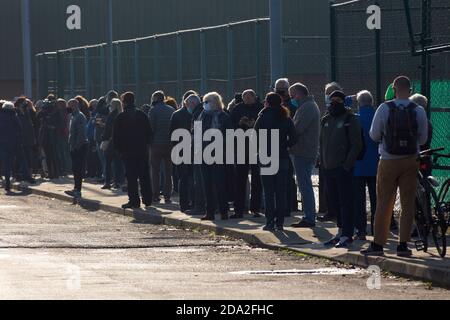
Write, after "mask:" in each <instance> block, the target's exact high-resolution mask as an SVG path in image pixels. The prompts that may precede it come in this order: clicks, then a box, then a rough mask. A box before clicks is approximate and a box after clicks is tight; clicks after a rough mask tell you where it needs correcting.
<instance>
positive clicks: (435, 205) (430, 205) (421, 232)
mask: <svg viewBox="0 0 450 320" xmlns="http://www.w3.org/2000/svg"><path fill="white" fill-rule="evenodd" d="M443 150H445V148H439V149H433V150H426V151H423V152H421V153H420V155H419V158H418V161H419V162H420V163H421V170H420V171H419V174H418V186H417V194H416V228H417V233H418V238H419V239H420V240H418V241H416V242H415V245H416V249H417V251H424V252H428V249H429V241H428V238H429V236H430V233H431V236H432V239H433V242H434V244H435V246H436V249H437V251H438V253H439V255H440V256H441V257H442V258H444V257H445V256H446V254H447V230H448V222H449V221H447V217H446V212H448V210H447V209H448V208H446V205H445V203H442V202H441V201H440V198H439V196H438V193H437V191H436V190H437V189H438V188H439V187H440V184H439V182H438V181H437V180H436V179H435V178H434V177H433V176H431V175H429V176H425V175H424V173H423V172H425V171H427V170H426V169H428V168H426V165H427V162H426V160H429V159H431V158H434V157H437V159H436V158H434V159H435V162H437V160H438V159H439V158H442V157H447V156H446V155H440V154H438V152H440V151H443ZM448 157H449V158H450V156H448ZM449 183H450V182H449ZM442 190H444V189H442ZM442 190H441V192H440V193H442V192H443V191H442ZM444 193H445V192H444Z"/></svg>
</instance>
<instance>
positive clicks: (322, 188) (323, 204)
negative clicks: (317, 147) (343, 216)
mask: <svg viewBox="0 0 450 320" xmlns="http://www.w3.org/2000/svg"><path fill="white" fill-rule="evenodd" d="M337 90H339V91H342V87H341V85H340V84H338V83H337V82H331V83H328V84H326V85H325V100H324V104H321V107H320V116H321V117H324V116H325V115H326V113H327V109H328V107H329V106H330V95H331V94H332V93H333V92H334V91H337ZM318 167H319V213H320V214H323V215H322V216H319V217H317V220H318V221H321V222H329V221H336V219H337V217H336V216H332V215H330V213H329V212H328V202H327V195H326V190H327V186H326V184H325V178H324V176H323V172H322V168H321V166H320V165H319V166H318Z"/></svg>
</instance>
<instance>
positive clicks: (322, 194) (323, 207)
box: [319, 168, 330, 214]
mask: <svg viewBox="0 0 450 320" xmlns="http://www.w3.org/2000/svg"><path fill="white" fill-rule="evenodd" d="M319 212H320V213H327V212H328V202H327V185H326V183H325V177H324V175H323V169H322V168H319ZM328 214H330V213H329V212H328Z"/></svg>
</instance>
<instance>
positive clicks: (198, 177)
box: [193, 164, 206, 212]
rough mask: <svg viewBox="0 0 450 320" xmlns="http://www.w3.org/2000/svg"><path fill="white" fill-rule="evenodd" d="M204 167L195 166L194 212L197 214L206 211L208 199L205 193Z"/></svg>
mask: <svg viewBox="0 0 450 320" xmlns="http://www.w3.org/2000/svg"><path fill="white" fill-rule="evenodd" d="M204 190H205V188H204V183H203V173H202V165H199V164H194V196H193V200H194V210H195V211H197V212H203V211H205V207H206V198H205V192H204Z"/></svg>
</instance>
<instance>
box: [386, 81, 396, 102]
mask: <svg viewBox="0 0 450 320" xmlns="http://www.w3.org/2000/svg"><path fill="white" fill-rule="evenodd" d="M394 99H395V92H394V84H393V83H391V84H390V85H389V87H388V88H387V90H386V94H385V96H384V100H385V101H391V100H394Z"/></svg>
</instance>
